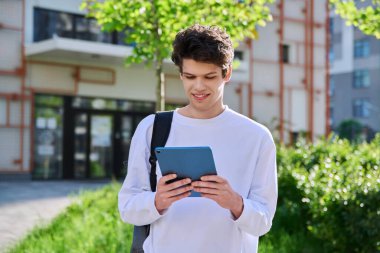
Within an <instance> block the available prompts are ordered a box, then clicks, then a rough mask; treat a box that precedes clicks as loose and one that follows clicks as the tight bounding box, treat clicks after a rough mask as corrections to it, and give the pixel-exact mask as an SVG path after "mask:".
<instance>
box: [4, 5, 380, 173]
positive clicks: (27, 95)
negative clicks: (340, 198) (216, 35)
mask: <svg viewBox="0 0 380 253" xmlns="http://www.w3.org/2000/svg"><path fill="white" fill-rule="evenodd" d="M80 3H81V1H79V0H65V1H50V0H0V140H1V142H0V177H1V178H3V179H7V178H11V177H15V176H17V177H24V178H34V179H99V178H110V177H124V175H125V173H126V170H125V169H124V168H123V167H122V161H124V160H127V158H128V151H129V145H130V141H131V137H132V134H133V132H134V129H135V128H136V126H137V124H138V123H139V121H140V120H141V119H142V118H143V117H145V116H146V115H148V114H150V113H153V112H154V108H155V83H156V82H155V76H154V71H153V70H151V69H148V68H146V67H145V66H143V65H134V66H132V67H130V68H125V67H124V66H123V60H124V58H125V57H126V56H127V55H128V54H130V52H131V48H132V46H133V45H126V44H125V43H124V42H123V34H121V33H116V32H113V33H103V32H101V30H100V28H99V27H98V25H97V23H96V21H95V20H92V19H87V18H85V13H84V12H83V11H80V10H79V5H80ZM328 13H329V12H328V6H327V3H326V1H324V0H320V1H313V0H310V1H309V0H305V1H299V0H297V1H296V0H289V1H283V0H279V1H277V2H276V3H275V4H274V5H273V6H272V14H273V16H274V21H273V22H271V23H269V24H268V25H267V26H266V27H265V28H260V29H259V35H258V39H257V40H254V41H245V42H242V43H241V45H240V46H239V47H238V48H237V49H236V59H238V60H239V61H240V65H239V67H237V68H236V69H235V70H234V74H233V78H232V80H231V82H230V83H229V84H228V85H227V86H226V93H225V102H226V103H227V104H228V105H229V106H230V108H232V109H234V110H236V111H238V112H241V113H243V114H245V115H247V116H248V117H251V118H254V119H256V120H257V121H258V122H260V123H263V124H265V125H267V126H268V127H269V128H270V129H271V130H272V132H273V133H274V135H275V137H276V138H277V139H279V140H281V141H285V142H292V141H294V140H295V139H296V138H297V137H298V136H299V135H300V134H302V135H306V136H308V137H309V138H310V139H312V140H313V139H316V138H317V137H319V136H323V135H326V134H327V133H328V132H329V127H330V126H329V120H328V119H329V117H330V116H329V112H330V110H329V108H330V107H329V106H328V105H329V99H330V97H329V94H328V90H329V89H328V83H329V71H328V70H329V62H328V42H329V36H328V34H329V15H328ZM334 24H335V21H334ZM334 43H335V42H334ZM358 47H359V46H358ZM334 50H335V47H334ZM370 52H373V51H372V50H371V51H370ZM335 64H338V62H334V67H335V66H337V65H335ZM164 68H165V76H166V85H167V91H166V94H167V103H168V104H169V106H170V108H173V107H176V106H181V105H184V104H186V97H185V95H184V93H183V91H182V85H181V82H180V80H179V76H178V71H177V69H176V68H175V66H174V65H173V64H172V63H171V62H170V61H169V60H168V61H166V62H165V67H164ZM352 69H354V68H352ZM336 73H338V72H336V71H335V72H334V74H336ZM358 75H361V76H362V75H365V74H362V73H361V74H358ZM338 77H339V75H338ZM358 78H359V77H358ZM335 79H336V78H335V76H334V78H333V79H332V80H333V82H334V84H335V86H333V87H336V89H337V87H338V85H337V81H336V80H335ZM361 85H364V86H366V84H361ZM370 87H373V86H371V85H370ZM337 103H338V102H337V100H336V101H334V106H333V107H332V108H334V109H331V111H332V112H333V119H334V122H335V120H337V119H335V118H334V117H335V115H336V111H334V110H337V109H335V108H337V107H336V106H337V105H338V104H337ZM358 103H359V102H358Z"/></svg>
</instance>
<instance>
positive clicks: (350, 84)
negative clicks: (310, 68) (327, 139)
mask: <svg viewBox="0 0 380 253" xmlns="http://www.w3.org/2000/svg"><path fill="white" fill-rule="evenodd" d="M330 16H331V26H330V33H331V47H330V66H331V77H330V78H331V79H330V97H331V103H330V116H331V125H332V128H333V129H334V130H338V128H339V126H340V125H341V124H342V122H344V121H347V120H355V121H357V122H360V123H361V125H362V126H363V130H362V131H363V134H364V135H365V137H364V138H365V139H371V138H372V137H373V136H374V132H380V40H378V39H376V37H374V36H367V35H365V34H363V33H362V32H361V31H360V30H358V29H356V28H354V27H353V26H347V25H346V24H345V21H344V20H342V19H341V18H340V17H339V16H336V15H335V14H333V13H331V14H330Z"/></svg>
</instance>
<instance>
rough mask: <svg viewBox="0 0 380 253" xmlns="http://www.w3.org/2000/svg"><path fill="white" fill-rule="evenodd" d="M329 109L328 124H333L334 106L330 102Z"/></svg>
mask: <svg viewBox="0 0 380 253" xmlns="http://www.w3.org/2000/svg"><path fill="white" fill-rule="evenodd" d="M329 109H330V122H329V125H330V126H333V125H334V106H333V105H332V104H331V105H330V108H329Z"/></svg>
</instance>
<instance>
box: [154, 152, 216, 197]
mask: <svg viewBox="0 0 380 253" xmlns="http://www.w3.org/2000/svg"><path fill="white" fill-rule="evenodd" d="M155 153H156V157H157V161H158V164H159V165H160V169H161V173H162V175H163V176H165V175H168V174H172V173H174V174H177V178H176V179H175V180H180V179H183V178H190V179H191V180H192V181H199V180H200V178H201V177H202V176H206V175H217V173H216V168H215V162H214V158H213V155H212V151H211V148H210V147H157V148H156V149H155ZM199 196H200V194H199V193H198V192H194V191H193V192H192V193H191V195H190V197H199Z"/></svg>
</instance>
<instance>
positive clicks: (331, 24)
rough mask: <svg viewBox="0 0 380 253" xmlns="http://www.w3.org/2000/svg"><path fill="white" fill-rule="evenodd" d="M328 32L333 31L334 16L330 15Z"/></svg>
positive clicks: (331, 32)
mask: <svg viewBox="0 0 380 253" xmlns="http://www.w3.org/2000/svg"><path fill="white" fill-rule="evenodd" d="M329 24H330V27H329V28H330V34H333V33H334V18H333V17H330V22H329Z"/></svg>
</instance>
